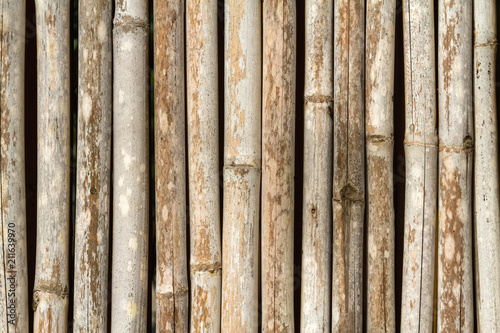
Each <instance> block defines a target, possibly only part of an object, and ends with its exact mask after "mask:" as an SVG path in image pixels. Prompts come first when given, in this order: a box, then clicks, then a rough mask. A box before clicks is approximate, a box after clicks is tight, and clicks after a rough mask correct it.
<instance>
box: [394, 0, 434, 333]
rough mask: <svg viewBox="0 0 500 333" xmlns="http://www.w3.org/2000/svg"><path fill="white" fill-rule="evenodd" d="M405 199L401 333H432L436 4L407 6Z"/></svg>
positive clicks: (423, 1)
mask: <svg viewBox="0 0 500 333" xmlns="http://www.w3.org/2000/svg"><path fill="white" fill-rule="evenodd" d="M403 6H404V7H403V21H404V22H403V27H404V68H405V100H406V107H405V114H406V115H405V141H404V145H405V158H406V182H405V188H406V195H405V215H404V216H405V218H404V219H405V228H404V230H405V231H404V254H403V288H402V302H401V332H431V331H432V329H433V307H434V281H435V280H434V262H435V261H434V256H435V241H436V219H437V215H436V214H437V131H436V120H437V118H436V76H435V70H436V64H435V46H434V44H435V35H434V1H432V0H405V1H404V4H403Z"/></svg>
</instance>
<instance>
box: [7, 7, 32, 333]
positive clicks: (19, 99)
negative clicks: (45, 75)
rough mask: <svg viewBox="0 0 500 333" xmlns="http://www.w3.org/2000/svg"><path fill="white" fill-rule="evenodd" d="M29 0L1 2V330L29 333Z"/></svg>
mask: <svg viewBox="0 0 500 333" xmlns="http://www.w3.org/2000/svg"><path fill="white" fill-rule="evenodd" d="M25 12H26V1H24V0H0V18H1V22H0V32H1V34H0V41H1V43H0V113H1V120H0V133H1V145H0V151H1V156H0V172H1V175H0V177H1V183H0V189H1V199H0V207H1V225H2V232H3V237H2V239H1V240H0V244H2V246H1V249H2V259H1V261H2V262H1V264H2V265H1V267H0V304H2V306H1V308H0V332H8V331H10V332H28V314H29V312H28V311H29V310H28V271H27V256H26V250H27V249H26V194H25V176H24V172H25V162H24V154H25V153H24V57H25V47H24V45H25V43H24V41H25V39H24V34H25V22H26V20H25Z"/></svg>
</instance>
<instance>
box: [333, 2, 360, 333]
mask: <svg viewBox="0 0 500 333" xmlns="http://www.w3.org/2000/svg"><path fill="white" fill-rule="evenodd" d="M334 12H335V29H334V30H335V42H334V54H335V60H334V62H335V71H334V84H335V88H334V130H333V131H334V134H333V136H334V146H333V159H334V160H333V200H332V202H333V278H332V280H333V287H332V331H333V332H361V330H362V326H363V325H362V322H363V290H362V288H363V229H364V211H365V210H364V206H365V201H364V200H365V180H364V102H365V99H364V60H365V59H364V40H365V38H364V34H365V16H364V14H365V2H364V1H361V0H339V1H337V2H336V3H335V11H334Z"/></svg>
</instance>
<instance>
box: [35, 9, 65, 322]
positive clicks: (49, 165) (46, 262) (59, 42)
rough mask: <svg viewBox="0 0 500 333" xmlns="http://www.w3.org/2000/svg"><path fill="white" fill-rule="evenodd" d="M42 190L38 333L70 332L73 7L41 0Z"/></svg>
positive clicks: (38, 27)
mask: <svg viewBox="0 0 500 333" xmlns="http://www.w3.org/2000/svg"><path fill="white" fill-rule="evenodd" d="M35 4H36V30H37V43H38V52H37V60H38V65H37V70H38V73H37V82H38V84H37V89H38V98H37V101H38V102H37V103H38V122H37V123H38V125H37V126H38V167H37V170H38V176H37V177H38V184H37V191H38V192H37V244H36V272H35V288H34V290H33V292H34V295H33V308H34V311H35V315H34V331H35V332H66V331H67V323H68V305H69V299H68V256H69V253H68V252H69V236H70V235H69V204H70V203H69V200H70V183H69V182H70V177H69V174H70V165H69V163H70V82H69V50H70V48H69V23H70V22H69V18H70V15H69V14H70V12H69V8H70V5H69V2H68V1H65V0H55V1H44V0H36V1H35Z"/></svg>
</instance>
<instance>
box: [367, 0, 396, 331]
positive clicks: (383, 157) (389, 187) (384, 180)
mask: <svg viewBox="0 0 500 333" xmlns="http://www.w3.org/2000/svg"><path fill="white" fill-rule="evenodd" d="M395 12H396V1H395V0H384V1H382V2H380V1H379V0H368V1H367V12H366V35H367V36H366V39H367V43H366V158H367V180H368V186H367V187H368V188H367V190H368V252H367V254H368V258H367V259H368V272H367V274H368V276H367V281H368V288H367V300H368V309H367V326H366V327H367V331H368V332H394V331H395V330H396V323H395V300H394V194H393V178H392V172H393V144H394V141H393V130H394V125H393V102H392V101H393V94H394V51H395V21H396V15H395Z"/></svg>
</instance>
